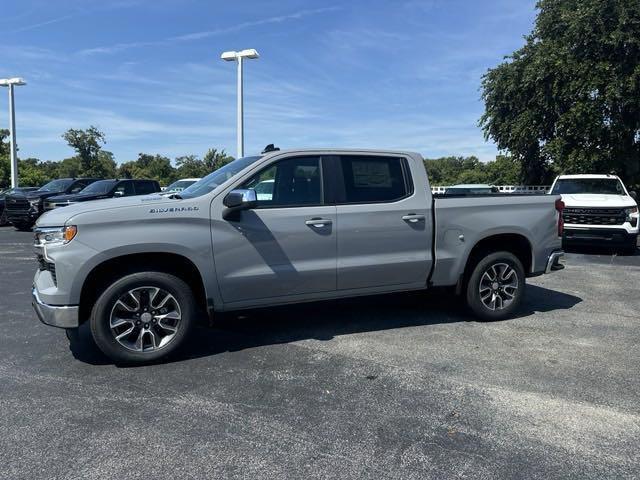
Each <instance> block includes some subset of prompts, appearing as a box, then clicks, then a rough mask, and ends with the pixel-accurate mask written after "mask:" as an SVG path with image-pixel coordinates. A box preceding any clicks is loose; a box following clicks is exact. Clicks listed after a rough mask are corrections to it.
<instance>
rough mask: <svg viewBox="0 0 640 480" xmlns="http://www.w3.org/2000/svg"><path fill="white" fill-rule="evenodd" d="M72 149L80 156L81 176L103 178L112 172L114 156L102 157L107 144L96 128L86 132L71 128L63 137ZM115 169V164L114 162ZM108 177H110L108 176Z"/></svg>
mask: <svg viewBox="0 0 640 480" xmlns="http://www.w3.org/2000/svg"><path fill="white" fill-rule="evenodd" d="M62 138H64V139H65V140H66V142H67V143H68V144H69V146H70V147H71V148H73V149H74V150H75V151H76V153H77V154H78V158H79V160H80V174H81V175H83V176H86V177H101V176H105V173H108V172H110V171H111V167H112V165H111V162H110V161H109V160H111V161H113V155H111V157H109V155H104V154H103V155H100V152H101V151H102V145H103V144H104V143H105V138H104V133H102V132H101V131H100V130H98V129H97V128H96V127H94V126H90V127H89V128H87V129H86V130H79V129H78V130H76V129H74V128H70V129H69V130H67V131H66V132H65V133H64V134H63V135H62ZM113 166H114V168H115V162H113ZM106 176H108V175H106Z"/></svg>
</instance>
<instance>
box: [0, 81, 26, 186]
mask: <svg viewBox="0 0 640 480" xmlns="http://www.w3.org/2000/svg"><path fill="white" fill-rule="evenodd" d="M0 85H1V86H3V87H9V140H10V142H11V145H10V149H11V188H15V187H17V186H18V156H17V153H16V150H17V149H16V108H15V100H14V94H13V87H14V86H16V85H18V86H19V85H26V82H25V81H24V80H23V79H22V78H3V79H0Z"/></svg>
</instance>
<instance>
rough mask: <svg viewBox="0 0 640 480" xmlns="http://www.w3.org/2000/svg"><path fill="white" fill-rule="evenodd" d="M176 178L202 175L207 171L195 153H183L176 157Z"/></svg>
mask: <svg viewBox="0 0 640 480" xmlns="http://www.w3.org/2000/svg"><path fill="white" fill-rule="evenodd" d="M176 165H177V167H178V168H177V170H178V178H193V177H204V176H205V175H207V174H208V173H209V172H208V171H207V168H206V167H205V165H204V162H203V161H202V160H201V159H200V158H198V156H197V155H184V156H182V157H178V158H176Z"/></svg>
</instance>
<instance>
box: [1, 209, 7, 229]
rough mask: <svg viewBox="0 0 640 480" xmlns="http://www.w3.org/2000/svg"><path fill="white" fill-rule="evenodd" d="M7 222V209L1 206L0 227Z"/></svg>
mask: <svg viewBox="0 0 640 480" xmlns="http://www.w3.org/2000/svg"><path fill="white" fill-rule="evenodd" d="M8 224H9V220H7V211H6V210H5V209H4V208H3V209H2V213H0V227H4V226H5V225H8Z"/></svg>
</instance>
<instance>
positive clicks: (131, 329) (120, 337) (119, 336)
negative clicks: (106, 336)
mask: <svg viewBox="0 0 640 480" xmlns="http://www.w3.org/2000/svg"><path fill="white" fill-rule="evenodd" d="M134 328H135V327H134V326H133V325H132V326H131V328H129V329H127V330H125V331H124V332H122V333H120V334H119V335H116V340H118V341H120V340H122V339H123V338H127V337H128V336H129V335H131V332H133V329H134Z"/></svg>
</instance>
